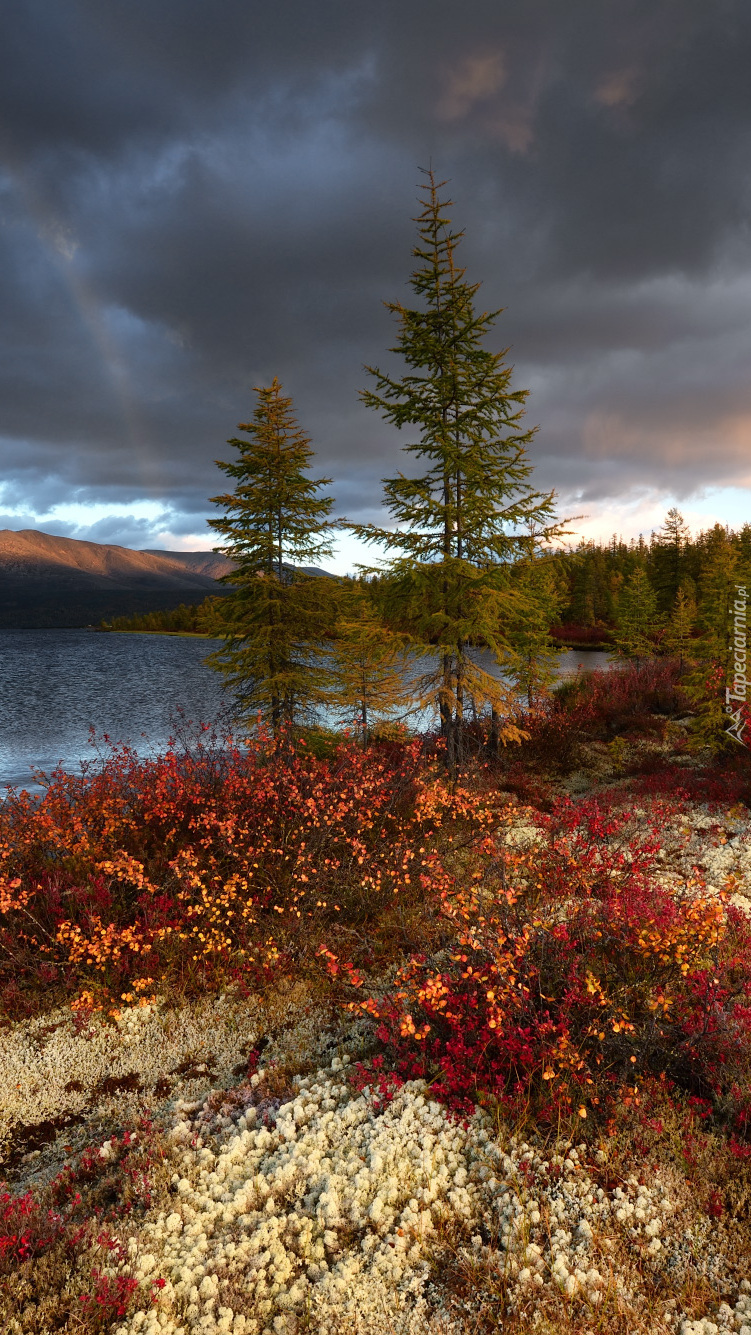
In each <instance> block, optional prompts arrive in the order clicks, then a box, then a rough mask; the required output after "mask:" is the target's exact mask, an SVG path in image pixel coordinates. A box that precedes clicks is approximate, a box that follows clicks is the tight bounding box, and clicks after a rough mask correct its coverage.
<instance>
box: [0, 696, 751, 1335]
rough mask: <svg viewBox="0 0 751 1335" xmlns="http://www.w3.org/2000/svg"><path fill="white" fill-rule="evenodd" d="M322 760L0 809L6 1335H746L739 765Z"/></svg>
mask: <svg viewBox="0 0 751 1335" xmlns="http://www.w3.org/2000/svg"><path fill="white" fill-rule="evenodd" d="M650 689H651V687H650ZM579 703H580V702H579ZM655 703H656V701H655V699H654V698H652V699H651V700H650V704H651V707H652V709H653V710H654V707H655ZM577 707H579V706H578V705H577ZM642 712H644V711H642ZM646 712H647V713H649V714H650V719H651V722H650V723H649V727H648V729H647V732H648V733H649V734H650V736H653V735H654V733H655V731H656V730H658V729H659V728H660V726H661V724H660V716H659V715H658V714H657V713H656V712H653V713H650V711H649V710H648V709H647V710H646ZM638 714H639V711H638V710H632V711H631V719H632V720H633V717H634V716H637V717H638ZM629 726H630V727H632V728H633V722H632V723H631V724H629ZM577 745H578V746H579V747H580V752H579V755H578V756H577V762H576V763H577V764H581V763H582V759H581V756H582V753H583V752H582V750H581V748H583V749H584V751H586V747H587V745H591V738H590V739H589V740H588V739H587V738H586V737H584V738H583V739H582V737H581V736H580V738H579V741H578V743H577ZM319 749H320V748H319ZM324 749H325V748H324ZM327 749H328V754H324V755H315V754H313V748H312V747H308V748H302V749H300V748H297V749H294V750H293V749H292V748H290V747H287V748H281V747H278V746H273V745H271V744H270V743H269V742H268V741H265V740H264V739H259V740H258V742H257V743H255V744H254V745H253V746H251V747H248V748H245V747H243V748H239V747H233V746H231V745H229V744H227V742H226V741H224V742H223V743H222V744H221V745H219V744H216V745H214V744H212V742H211V739H210V738H208V737H205V738H204V740H203V744H202V745H201V746H199V747H197V748H194V749H193V750H191V751H183V752H178V751H177V749H175V750H174V751H172V752H170V753H168V755H166V756H165V757H163V758H162V759H161V760H160V761H143V760H138V759H137V758H136V757H135V756H133V755H132V754H131V753H129V752H127V751H118V752H115V753H113V754H112V755H111V756H110V758H109V760H108V761H107V762H106V763H105V764H104V765H103V766H102V767H101V768H100V769H99V770H96V771H92V772H91V773H89V774H88V775H85V776H83V777H80V778H74V777H71V776H66V775H56V776H53V777H52V780H51V783H50V785H49V789H48V791H47V793H46V795H45V796H44V798H43V799H42V800H41V801H40V802H34V801H32V800H31V799H27V798H24V797H23V796H20V797H17V798H15V799H13V800H11V801H10V802H8V803H7V804H6V806H5V807H4V808H3V810H2V814H1V815H0V845H1V847H2V858H3V881H2V903H1V904H0V950H1V951H2V959H3V962H2V966H1V967H2V969H3V970H4V975H3V992H2V1001H3V1007H4V1026H3V1029H2V1032H1V1034H0V1079H2V1081H3V1091H2V1093H3V1097H2V1100H0V1101H1V1102H2V1106H3V1110H4V1111H3V1118H4V1120H3V1123H2V1126H1V1127H0V1154H2V1157H3V1162H2V1163H1V1164H0V1172H2V1174H3V1175H4V1176H5V1177H6V1178H7V1184H6V1187H5V1189H4V1195H3V1196H2V1199H1V1200H0V1233H1V1234H2V1236H0V1273H2V1274H4V1275H5V1276H6V1277H8V1278H9V1277H11V1276H12V1277H13V1278H14V1280H15V1281H16V1284H15V1286H14V1287H12V1288H11V1287H10V1286H8V1287H6V1289H5V1290H4V1293H5V1295H6V1296H4V1297H3V1298H2V1299H0V1312H2V1318H3V1321H4V1323H5V1326H4V1329H6V1330H7V1331H9V1332H12V1333H13V1335H25V1332H27V1331H29V1332H31V1331H35V1332H36V1331H40V1332H43V1331H47V1330H49V1331H53V1330H71V1331H73V1330H87V1331H88V1330H91V1331H104V1330H107V1331H119V1332H122V1335H131V1332H136V1331H140V1330H143V1331H155V1332H156V1331H165V1332H167V1331H169V1332H173V1335H177V1333H178V1332H181V1331H182V1332H184V1335H192V1332H194V1331H195V1332H198V1331H207V1332H208V1331H211V1332H213V1331H222V1332H224V1331H227V1332H237V1335H240V1333H241V1332H242V1333H243V1335H264V1332H272V1333H273V1335H297V1332H302V1331H304V1330H323V1329H326V1330H332V1331H337V1330H339V1329H341V1330H342V1331H344V1330H347V1331H349V1330H354V1331H361V1332H362V1335H371V1333H372V1335H380V1332H384V1335H385V1333H386V1332H392V1331H404V1332H411V1335H418V1332H423V1331H424V1332H433V1333H434V1335H439V1333H443V1335H449V1332H451V1335H469V1332H470V1331H472V1332H484V1331H486V1330H488V1331H489V1330H496V1329H504V1330H508V1331H519V1332H521V1331H526V1330H532V1329H537V1330H540V1331H542V1332H545V1331H552V1330H556V1331H558V1330H560V1331H564V1332H565V1331H570V1332H572V1335H573V1332H585V1331H595V1330H604V1329H605V1328H606V1327H608V1328H612V1329H613V1330H615V1331H623V1332H624V1333H625V1332H626V1331H629V1332H631V1331H635V1332H640V1331H643V1332H647V1331H666V1332H667V1331H672V1332H684V1335H693V1332H697V1335H698V1332H701V1333H702V1335H711V1332H712V1330H713V1329H715V1330H718V1331H722V1332H726V1331H739V1330H742V1331H744V1335H748V1330H751V1100H750V1099H749V1086H750V1079H749V1076H750V1066H751V951H750V950H749V945H750V944H751V942H750V940H749V917H748V906H749V903H751V838H750V829H751V827H750V825H749V813H748V806H747V805H746V803H744V802H743V801H742V800H740V798H739V794H741V793H743V792H744V791H745V792H747V791H748V786H747V785H748V777H747V775H744V773H743V771H742V769H741V768H736V769H735V771H734V773H733V774H732V776H730V775H729V771H728V772H725V773H723V771H722V770H721V769H718V770H715V771H714V777H713V773H712V771H710V770H708V769H707V768H706V767H704V768H703V769H702V768H700V766H699V763H698V762H697V761H692V762H691V763H690V764H684V763H683V756H682V753H681V748H680V747H678V749H677V751H674V754H673V756H672V760H671V758H670V756H667V757H666V758H665V763H664V764H663V765H662V767H661V769H659V770H658V771H656V772H653V773H652V774H643V773H642V774H641V775H640V776H637V777H636V778H632V779H630V780H629V779H624V778H623V776H622V774H621V776H620V778H619V776H618V774H617V772H616V766H613V771H612V773H611V776H610V778H611V782H610V783H609V784H608V785H607V786H602V785H601V786H600V787H599V788H598V789H596V790H595V791H593V792H592V793H590V794H589V795H588V796H587V797H586V798H583V799H577V800H573V799H571V797H569V796H568V795H566V793H565V791H564V788H563V786H562V785H561V784H560V783H559V785H558V795H557V796H556V795H555V793H552V795H551V789H550V788H548V791H547V793H546V798H545V802H544V806H545V807H546V808H547V809H546V810H544V811H540V810H537V809H535V808H533V807H531V806H527V807H524V806H522V805H520V803H519V802H518V800H517V799H516V798H514V797H512V796H511V794H510V793H509V791H508V789H504V787H503V786H502V785H503V781H504V767H503V766H501V767H500V768H493V767H490V766H486V765H484V764H479V765H478V767H477V769H476V770H475V772H474V773H473V774H472V775H469V776H467V779H466V781H465V782H464V783H463V784H461V785H454V786H451V785H449V784H447V783H446V782H445V780H444V778H443V777H442V773H441V770H440V767H439V765H438V764H437V763H436V759H435V757H434V756H432V755H431V753H430V752H428V751H426V750H424V749H423V750H421V748H420V746H418V744H416V743H415V744H406V743H396V742H392V743H389V745H388V746H384V747H382V748H380V749H375V750H373V751H369V752H367V751H366V752H362V750H361V749H359V748H357V747H350V746H349V745H348V744H347V743H346V742H343V743H341V744H340V745H339V746H330V747H328V748H327ZM507 773H508V767H506V768H505V774H506V775H507ZM549 777H550V776H548V779H549ZM616 778H619V782H617V783H615V782H613V780H614V779H616ZM731 779H732V782H731ZM744 784H745V785H746V788H745V790H744ZM712 785H714V786H712ZM702 790H703V791H702ZM712 796H714V797H716V799H717V800H715V801H706V800H701V799H702V798H707V797H710V798H711V797H712ZM8 1295H10V1296H8ZM337 1323H338V1324H337ZM712 1323H714V1324H712ZM744 1327H745V1328H746V1329H745V1330H744ZM0 1328H2V1327H0Z"/></svg>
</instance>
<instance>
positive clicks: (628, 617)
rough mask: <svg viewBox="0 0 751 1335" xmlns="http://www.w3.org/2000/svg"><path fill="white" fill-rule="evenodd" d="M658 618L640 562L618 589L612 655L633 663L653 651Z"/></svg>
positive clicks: (653, 599)
mask: <svg viewBox="0 0 751 1335" xmlns="http://www.w3.org/2000/svg"><path fill="white" fill-rule="evenodd" d="M659 629H660V619H659V616H658V614H657V598H656V595H655V592H654V589H653V588H652V585H651V584H650V582H649V576H648V574H647V571H646V568H645V566H644V564H643V562H642V561H641V560H640V561H639V562H638V563H637V565H636V566H635V568H634V571H633V573H632V574H631V575H629V577H628V579H627V580H626V581H625V582H624V584H623V588H622V589H621V595H620V598H619V602H618V614H617V619H616V628H615V636H614V641H615V647H616V652H617V654H618V655H619V656H620V657H621V658H634V659H636V661H637V663H638V662H640V661H641V659H643V658H649V657H650V656H651V655H652V654H654V652H655V648H656V641H657V635H658V632H659Z"/></svg>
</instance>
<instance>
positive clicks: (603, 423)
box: [0, 0, 751, 570]
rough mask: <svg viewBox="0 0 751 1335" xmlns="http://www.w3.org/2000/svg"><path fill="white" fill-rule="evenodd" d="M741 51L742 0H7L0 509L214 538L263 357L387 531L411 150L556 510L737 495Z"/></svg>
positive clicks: (744, 201) (17, 516)
mask: <svg viewBox="0 0 751 1335" xmlns="http://www.w3.org/2000/svg"><path fill="white" fill-rule="evenodd" d="M749 69H751V6H750V5H749V4H748V3H747V0H713V3H712V4H707V3H706V0H567V3H565V4H562V3H561V0H465V3H464V4H462V5H460V6H457V5H456V3H455V0H399V3H396V2H395V0H378V3H377V4H374V5H367V6H366V5H356V4H352V3H351V0H317V3H316V4H311V3H310V0H274V3H273V4H271V3H266V2H265V0H255V3H249V2H248V0H211V3H208V0H4V2H3V5H2V7H1V9H0V312H1V313H2V314H1V315H0V381H1V383H0V528H3V527H5V528H11V529H22V528H40V529H43V530H45V531H46V532H50V533H57V534H61V535H64V536H68V537H75V538H85V539H90V540H93V541H97V542H115V543H120V544H122V545H124V546H128V547H134V548H147V547H164V548H170V549H173V550H179V549H182V550H195V549H198V548H210V547H211V546H213V545H214V542H215V538H214V537H213V536H212V534H211V531H210V530H209V529H208V527H207V519H208V518H209V517H210V516H211V515H215V514H216V513H217V510H216V507H214V506H212V505H211V504H210V502H209V498H210V497H211V496H213V495H215V494H216V493H217V492H218V491H220V490H223V489H224V479H223V475H222V474H221V473H220V472H219V470H218V469H217V467H216V462H215V461H216V460H217V459H227V458H229V457H231V456H232V453H233V451H232V450H231V449H230V448H229V447H228V446H227V444H226V441H227V439H228V438H229V437H231V436H233V435H235V434H236V429H237V423H238V422H240V421H247V420H248V418H249V417H250V415H251V414H252V410H253V405H254V395H253V388H254V387H255V386H259V385H267V384H269V383H270V382H271V380H272V378H273V377H274V376H275V375H276V376H278V377H279V379H280V380H281V382H282V385H283V387H284V390H285V392H286V393H288V394H290V395H291V396H292V398H293V401H294V405H295V410H296V413H297V417H298V419H299V422H300V424H301V426H302V427H304V429H305V430H306V431H308V432H309V434H310V436H311V442H312V445H313V448H314V449H315V451H316V458H315V460H314V472H315V475H316V476H327V477H330V478H331V479H332V485H331V487H330V488H329V490H330V491H331V493H332V494H333V495H334V496H335V498H336V513H337V514H338V515H343V516H346V517H347V518H349V519H351V520H354V521H367V520H373V521H376V522H379V523H382V522H384V521H385V522H388V516H387V515H386V514H385V512H384V511H383V510H382V508H381V479H382V478H384V477H387V476H390V475H392V474H393V473H395V472H396V471H397V470H399V469H400V468H405V470H407V471H408V470H409V468H410V467H411V465H410V462H409V456H405V455H404V454H403V453H402V447H403V445H405V444H406V443H408V437H407V435H406V433H399V432H397V431H395V430H394V429H393V428H392V427H390V426H388V425H387V424H386V423H385V422H383V421H382V420H381V419H380V417H379V416H378V415H377V414H376V413H374V412H373V410H372V409H369V408H367V407H365V405H364V404H362V403H361V402H360V399H359V397H358V394H359V391H360V390H362V389H363V388H365V387H366V386H367V384H368V376H367V373H366V372H365V370H364V366H365V365H377V366H380V367H382V368H384V369H389V370H392V371H399V370H400V369H402V370H403V369H404V368H403V365H402V366H401V367H400V363H399V359H398V358H396V357H395V356H394V355H393V354H391V353H390V352H389V348H390V347H392V346H393V343H394V340H395V335H396V326H395V322H394V319H393V316H392V315H390V314H389V312H388V311H387V310H386V309H385V307H384V305H383V303H384V302H385V301H395V300H396V301H405V302H407V303H409V302H411V301H413V300H414V298H413V294H412V292H411V289H410V288H409V286H408V280H409V274H410V271H411V269H412V267H413V263H414V262H413V259H412V255H411V250H412V246H413V245H414V243H415V240H416V233H415V225H414V222H413V221H412V219H413V217H414V215H415V214H416V212H417V209H418V205H417V194H418V185H419V183H420V180H421V172H420V169H421V168H424V167H426V166H428V165H429V164H430V165H432V167H433V168H434V169H435V171H436V173H437V175H438V178H439V179H446V180H447V181H448V185H447V186H446V190H445V192H444V193H445V194H447V195H448V197H449V198H450V199H451V200H452V201H453V204H452V207H451V209H450V210H449V212H450V214H451V217H452V220H453V222H454V224H455V225H456V226H457V227H458V228H463V229H464V230H465V237H464V240H463V242H462V244H461V248H460V251H459V256H458V258H460V259H461V262H462V263H463V264H464V265H465V266H466V270H467V278H468V280H470V281H480V282H482V287H481V289H480V291H479V293H478V296H477V303H478V306H479V307H480V309H483V310H495V309H496V308H499V307H502V308H503V312H502V314H501V315H499V317H498V320H497V323H496V325H495V327H494V329H493V332H492V334H491V335H490V337H489V340H488V346H489V347H490V348H491V349H492V350H494V351H495V350H497V349H500V348H505V347H508V348H509V353H508V359H509V361H510V362H511V363H512V364H513V367H514V372H513V387H514V388H516V389H528V390H529V397H528V400H527V416H526V423H527V425H529V426H536V427H537V428H538V430H537V433H536V435H535V437H534V440H533V444H532V446H531V449H530V459H531V462H532V463H533V464H534V469H535V471H534V475H533V480H534V483H535V485H536V486H538V487H539V488H540V489H543V490H545V489H548V488H551V487H554V488H555V489H556V491H557V493H558V507H559V512H560V514H561V515H564V516H565V515H580V516H582V518H581V519H579V520H577V521H576V523H575V524H574V525H573V528H574V531H575V533H576V534H577V535H579V536H581V537H586V538H590V537H591V538H605V539H607V538H608V537H609V536H610V534H611V533H613V532H617V533H619V534H621V535H623V536H624V537H626V538H630V537H632V536H636V535H637V534H638V533H639V532H644V533H645V535H647V534H648V533H649V532H650V530H651V529H653V528H659V526H660V524H661V523H662V521H663V519H664V515H665V512H666V510H667V509H668V508H669V507H670V506H672V505H677V506H678V508H679V509H680V510H681V511H682V513H683V515H684V517H685V518H686V519H687V520H688V521H689V523H690V525H691V526H692V528H694V529H698V528H701V527H708V526H709V525H711V524H712V523H714V522H717V521H719V522H722V523H725V524H729V525H731V526H734V527H737V526H739V525H740V524H741V523H743V522H744V521H746V520H748V519H751V374H749V369H750V367H751V230H750V228H749V206H750V204H751V79H749V73H748V72H749ZM356 559H367V556H366V554H365V553H364V552H363V550H362V549H360V548H358V547H357V544H356V543H354V541H353V540H351V539H346V538H345V539H343V540H342V542H341V544H340V547H339V551H338V555H337V558H336V560H335V561H332V562H329V563H328V564H329V567H330V568H338V569H342V570H344V569H348V568H350V567H351V564H352V562H353V561H354V560H356Z"/></svg>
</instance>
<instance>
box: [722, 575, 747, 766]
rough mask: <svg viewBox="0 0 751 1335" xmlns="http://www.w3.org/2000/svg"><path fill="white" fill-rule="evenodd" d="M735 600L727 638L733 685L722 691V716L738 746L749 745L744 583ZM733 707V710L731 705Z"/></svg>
mask: <svg viewBox="0 0 751 1335" xmlns="http://www.w3.org/2000/svg"><path fill="white" fill-rule="evenodd" d="M735 592H736V598H735V600H734V602H733V604H732V606H731V608H730V615H731V617H732V631H731V637H730V649H731V652H732V656H733V685H732V689H731V687H730V686H727V687H726V688H725V713H726V714H729V715H730V722H729V724H728V726H727V728H726V729H725V731H726V733H727V734H728V736H729V737H732V739H733V741H734V742H740V744H741V746H748V742H747V741H745V740H744V737H743V732H744V730H745V727H746V723H747V721H748V720H747V717H744V715H745V714H746V711H745V710H744V709H743V705H745V704H747V702H748V685H749V682H748V676H747V673H746V667H747V664H748V654H747V651H746V625H747V623H746V609H747V607H748V593H747V591H746V586H745V585H744V584H736V586H735ZM734 704H735V706H736V707H735V709H734V708H733V705H734Z"/></svg>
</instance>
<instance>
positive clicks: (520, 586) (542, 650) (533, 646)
mask: <svg viewBox="0 0 751 1335" xmlns="http://www.w3.org/2000/svg"><path fill="white" fill-rule="evenodd" d="M513 573H514V581H515V589H516V592H517V594H518V595H519V598H518V610H517V615H516V620H515V621H514V622H513V623H512V626H511V630H510V632H509V639H510V642H511V646H512V648H513V650H514V654H515V657H514V659H513V660H512V661H511V662H510V664H509V666H508V669H507V675H508V677H509V678H510V680H511V681H513V682H514V684H515V686H516V687H517V689H518V690H519V692H520V694H521V695H522V696H523V697H524V699H525V700H526V703H527V706H528V708H529V709H533V708H534V707H535V706H536V705H539V704H540V702H541V701H542V700H543V699H544V698H545V697H546V696H547V695H548V694H549V692H550V687H551V686H552V684H553V682H554V680H555V667H556V664H557V662H558V654H559V652H560V645H559V644H557V642H556V641H555V640H554V639H553V637H552V636H551V634H550V627H551V626H552V625H555V623H556V621H557V620H558V617H559V614H560V610H561V607H562V606H563V603H564V600H565V593H566V590H565V586H564V581H563V578H562V575H561V573H560V571H559V570H558V569H557V567H556V564H555V562H554V561H552V560H550V558H548V559H547V560H546V559H544V558H540V557H538V558H537V559H535V557H534V553H531V554H530V557H529V559H527V560H522V561H519V562H518V563H517V564H516V565H515V566H514V572H513Z"/></svg>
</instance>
